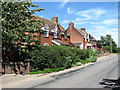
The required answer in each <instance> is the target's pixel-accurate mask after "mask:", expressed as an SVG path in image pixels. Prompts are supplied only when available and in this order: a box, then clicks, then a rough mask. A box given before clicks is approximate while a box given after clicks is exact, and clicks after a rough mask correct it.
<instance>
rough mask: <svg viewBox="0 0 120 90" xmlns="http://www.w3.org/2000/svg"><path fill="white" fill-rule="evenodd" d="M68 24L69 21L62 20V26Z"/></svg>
mask: <svg viewBox="0 0 120 90" xmlns="http://www.w3.org/2000/svg"><path fill="white" fill-rule="evenodd" d="M68 23H70V21H69V20H64V21H63V22H62V24H68Z"/></svg>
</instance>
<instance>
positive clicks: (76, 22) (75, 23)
mask: <svg viewBox="0 0 120 90" xmlns="http://www.w3.org/2000/svg"><path fill="white" fill-rule="evenodd" d="M86 23H88V22H76V23H75V24H86Z"/></svg>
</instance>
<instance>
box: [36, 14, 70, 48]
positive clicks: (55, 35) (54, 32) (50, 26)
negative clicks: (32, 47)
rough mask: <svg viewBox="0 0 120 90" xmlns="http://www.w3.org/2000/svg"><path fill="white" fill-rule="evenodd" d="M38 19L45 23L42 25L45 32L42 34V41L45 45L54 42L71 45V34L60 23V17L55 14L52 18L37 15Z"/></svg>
mask: <svg viewBox="0 0 120 90" xmlns="http://www.w3.org/2000/svg"><path fill="white" fill-rule="evenodd" d="M36 19H38V20H41V21H43V22H44V23H45V25H42V28H41V30H42V31H43V33H41V35H40V43H41V45H43V46H49V45H52V44H57V45H59V46H60V45H65V46H69V44H70V35H69V34H68V33H67V32H66V30H65V29H64V28H63V27H62V26H61V25H60V24H59V23H58V17H56V16H53V17H52V18H51V21H50V20H47V19H44V18H41V17H38V16H36Z"/></svg>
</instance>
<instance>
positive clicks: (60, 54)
mask: <svg viewBox="0 0 120 90" xmlns="http://www.w3.org/2000/svg"><path fill="white" fill-rule="evenodd" d="M95 53H96V52H95ZM95 55H96V54H94V51H93V50H81V49H78V48H73V47H72V48H71V47H68V46H57V45H51V46H49V47H47V46H45V47H44V46H37V47H36V46H33V47H32V49H31V52H30V55H29V56H30V57H31V71H38V70H45V69H46V68H49V69H57V68H61V67H65V68H70V67H72V66H74V65H76V64H78V62H79V63H82V62H86V61H85V60H87V62H88V61H89V62H92V61H95V60H91V59H94V58H95V57H94V56H95ZM88 58H91V59H90V60H88Z"/></svg>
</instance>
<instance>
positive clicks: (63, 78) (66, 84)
mask: <svg viewBox="0 0 120 90" xmlns="http://www.w3.org/2000/svg"><path fill="white" fill-rule="evenodd" d="M117 78H118V55H113V56H112V55H111V56H110V57H107V58H104V59H103V60H100V61H98V62H95V63H94V64H90V65H88V66H86V67H83V68H81V69H77V70H75V71H73V72H69V73H66V74H61V75H48V76H44V77H37V78H33V79H29V80H25V81H24V82H21V83H16V82H15V83H14V84H13V83H11V84H8V85H7V84H6V85H3V88H8V87H10V88H103V87H104V85H101V84H100V83H99V82H101V80H102V79H117ZM3 84H4V82H3Z"/></svg>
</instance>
